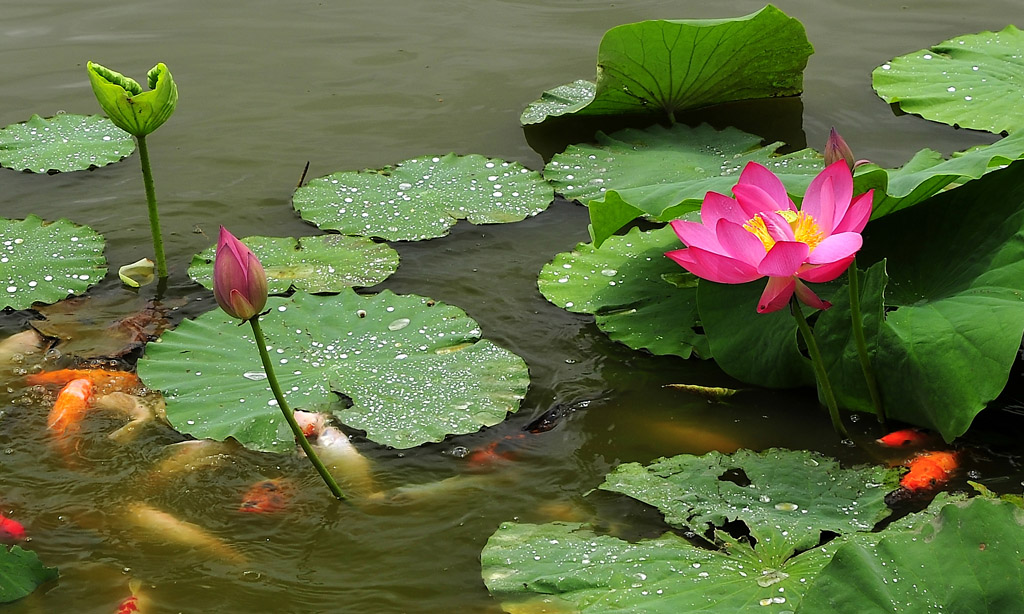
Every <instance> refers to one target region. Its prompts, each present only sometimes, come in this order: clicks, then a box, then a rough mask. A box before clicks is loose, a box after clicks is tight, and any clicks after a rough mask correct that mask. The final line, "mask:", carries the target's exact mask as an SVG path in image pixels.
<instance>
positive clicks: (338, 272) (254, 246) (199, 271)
mask: <svg viewBox="0 0 1024 614" xmlns="http://www.w3.org/2000/svg"><path fill="white" fill-rule="evenodd" d="M243 242H244V243H245V244H246V246H248V247H249V249H251V250H252V251H253V253H254V254H256V257H257V258H259V259H260V262H261V263H262V264H263V268H264V269H265V270H266V272H267V287H268V288H269V291H270V293H271V294H284V293H285V292H288V290H290V289H292V288H294V289H295V290H301V291H303V292H339V291H340V290H341V289H342V288H350V287H353V286H373V285H376V284H379V283H380V282H382V281H384V280H385V279H387V278H388V277H389V276H390V275H391V274H392V273H394V272H395V270H396V269H397V268H398V252H396V251H395V250H394V249H392V248H391V247H390V246H389V245H387V244H385V243H377V242H375V241H373V240H372V239H369V238H366V237H350V236H346V235H337V234H329V235H323V236H318V237H301V238H299V239H295V238H293V237H283V238H277V237H246V238H245V239H243ZM216 251H217V246H215V245H214V246H211V247H209V248H207V249H206V250H204V251H203V252H201V253H199V254H197V255H195V256H193V257H192V264H191V266H189V269H188V274H189V276H190V277H191V278H192V279H194V280H195V281H197V282H198V283H200V284H202V285H204V286H206V287H207V288H209V289H211V290H212V289H213V257H214V255H215V253H216Z"/></svg>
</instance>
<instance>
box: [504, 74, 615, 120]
mask: <svg viewBox="0 0 1024 614" xmlns="http://www.w3.org/2000/svg"><path fill="white" fill-rule="evenodd" d="M596 91H597V84H596V83H594V82H593V81H585V80H583V79H577V80H576V81H573V82H572V83H566V84H565V85H559V86H558V87H556V88H552V89H550V90H548V91H546V92H544V93H543V94H542V95H541V97H540V99H539V100H535V101H533V102H531V103H530V104H528V105H527V106H526V109H524V110H523V114H522V116H521V117H520V118H519V122H520V123H521V124H523V125H524V126H526V125H529V124H539V123H541V122H542V121H544V120H545V119H547V118H549V117H558V116H559V115H565V114H567V113H575V112H576V111H579V110H580V109H582V108H583V107H585V106H587V105H588V104H590V102H591V101H592V100H593V99H594V92H596Z"/></svg>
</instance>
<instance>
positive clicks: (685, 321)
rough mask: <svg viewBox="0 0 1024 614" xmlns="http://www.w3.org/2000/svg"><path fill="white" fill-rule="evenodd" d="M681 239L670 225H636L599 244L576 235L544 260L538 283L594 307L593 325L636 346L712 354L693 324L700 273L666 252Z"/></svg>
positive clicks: (583, 309) (563, 302) (579, 307)
mask: <svg viewBox="0 0 1024 614" xmlns="http://www.w3.org/2000/svg"><path fill="white" fill-rule="evenodd" d="M678 243H679V239H678V238H676V235H675V233H674V232H672V229H671V228H667V227H666V228H660V229H657V230H652V231H650V232H640V230H639V229H638V228H633V229H632V230H630V231H629V233H627V234H626V235H624V236H615V237H611V238H610V239H608V240H607V241H606V242H605V243H604V245H602V246H601V247H600V248H595V247H594V246H593V244H591V243H580V244H579V245H577V246H576V249H574V250H573V251H571V252H565V253H561V254H558V255H557V256H555V259H554V260H553V261H552V262H551V263H549V264H546V265H545V266H544V268H543V269H542V270H541V272H540V277H539V279H538V281H537V285H538V286H539V287H540V291H541V294H543V295H544V297H545V298H547V299H548V300H549V301H551V302H552V303H554V304H555V305H558V306H559V307H562V308H563V309H568V310H569V311H572V312H576V313H591V314H594V316H595V317H596V320H597V326H598V328H600V329H601V330H603V331H604V332H605V333H607V334H608V336H609V337H611V338H612V339H614V340H615V341H619V342H621V343H624V344H626V345H628V346H629V347H631V348H633V349H637V350H639V349H646V350H648V351H650V352H652V353H654V354H675V355H676V356H682V357H683V358H689V357H690V356H691V355H693V354H696V355H698V356H700V357H701V358H709V357H710V356H711V351H710V348H709V347H708V342H707V338H706V337H705V336H704V334H703V332H702V331H701V330H700V329H699V326H698V316H697V290H696V288H697V279H696V278H695V277H693V276H692V275H690V274H689V273H687V272H686V271H685V270H683V269H682V268H680V267H679V265H678V264H676V263H674V262H672V261H671V260H669V259H668V258H666V257H665V252H666V251H669V250H672V249H676V248H677V247H678ZM666 322H672V325H671V326H666V325H665V323H666Z"/></svg>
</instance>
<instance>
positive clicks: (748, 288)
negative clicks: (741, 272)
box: [697, 279, 831, 388]
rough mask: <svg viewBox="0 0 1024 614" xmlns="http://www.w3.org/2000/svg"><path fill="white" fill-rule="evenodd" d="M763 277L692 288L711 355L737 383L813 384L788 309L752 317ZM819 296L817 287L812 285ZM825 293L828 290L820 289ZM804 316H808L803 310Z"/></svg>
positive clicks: (794, 322)
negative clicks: (736, 282)
mask: <svg viewBox="0 0 1024 614" xmlns="http://www.w3.org/2000/svg"><path fill="white" fill-rule="evenodd" d="M765 283H767V279H759V280H757V281H753V282H750V283H748V284H738V285H727V284H716V283H714V282H710V281H707V280H704V279H702V280H701V281H700V283H699V284H698V285H697V312H698V314H699V317H700V321H701V324H702V325H703V326H704V334H705V335H707V338H708V343H709V345H710V347H711V355H712V356H714V357H715V362H717V363H718V366H720V367H721V368H722V370H723V371H725V372H726V373H728V374H729V375H731V376H732V377H735V378H736V379H738V380H740V381H743V382H747V383H749V384H756V385H758V386H764V387H766V388H795V387H799V386H813V385H814V371H813V369H812V368H811V363H810V361H809V360H808V359H807V358H806V357H804V355H803V354H802V353H801V352H800V346H799V345H798V344H797V328H796V321H795V320H794V319H793V316H792V315H791V314H790V313H789V310H788V309H781V310H779V311H775V312H772V313H757V301H758V299H759V298H760V297H761V293H762V292H763V291H764V286H765ZM814 289H815V291H817V292H818V293H819V295H821V294H822V293H823V291H824V288H822V287H821V286H820V285H815V286H814ZM824 294H825V295H826V296H825V298H827V295H830V294H831V292H830V291H824ZM804 314H805V315H810V314H809V313H808V309H807V308H806V307H805V308H804Z"/></svg>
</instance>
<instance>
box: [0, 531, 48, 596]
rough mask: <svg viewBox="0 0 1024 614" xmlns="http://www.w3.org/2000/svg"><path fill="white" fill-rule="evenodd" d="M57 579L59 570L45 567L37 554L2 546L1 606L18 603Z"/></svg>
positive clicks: (18, 547)
mask: <svg viewBox="0 0 1024 614" xmlns="http://www.w3.org/2000/svg"><path fill="white" fill-rule="evenodd" d="M56 579H57V568H56V567H46V566H44V565H43V564H42V562H40V561H39V557H38V556H36V553H35V552H32V551H31V550H23V549H22V548H21V547H20V546H12V547H10V548H6V547H4V546H3V545H0V604H2V603H10V602H12V601H17V600H18V599H21V598H22V597H25V596H26V595H29V594H30V593H32V591H34V590H36V587H38V586H39V585H40V584H42V583H44V582H49V581H51V580H56Z"/></svg>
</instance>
